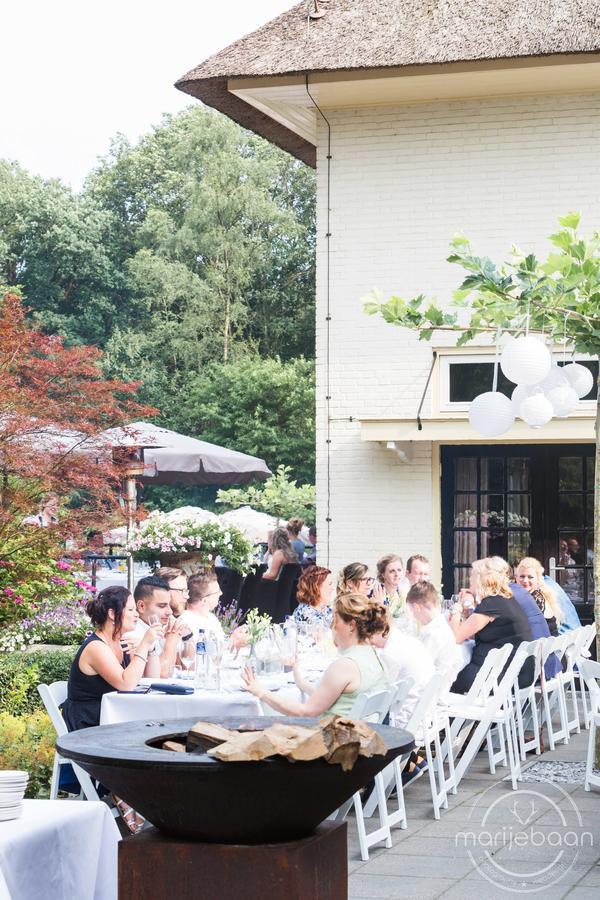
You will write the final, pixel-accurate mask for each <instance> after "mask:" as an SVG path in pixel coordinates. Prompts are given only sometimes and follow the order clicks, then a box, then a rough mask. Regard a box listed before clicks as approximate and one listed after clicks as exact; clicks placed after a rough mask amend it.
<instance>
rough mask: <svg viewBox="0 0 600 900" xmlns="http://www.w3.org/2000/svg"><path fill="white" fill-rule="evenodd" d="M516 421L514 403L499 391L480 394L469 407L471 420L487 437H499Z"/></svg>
mask: <svg viewBox="0 0 600 900" xmlns="http://www.w3.org/2000/svg"><path fill="white" fill-rule="evenodd" d="M514 421H515V413H514V410H513V407H512V403H511V402H510V400H509V399H508V397H505V396H504V394H500V393H499V392H498V391H486V393H485V394H479V396H478V397H475V399H474V400H473V401H472V403H471V405H470V407H469V422H470V423H471V425H472V426H473V428H474V429H475V430H476V431H478V432H479V434H483V435H484V436H485V437H498V435H500V434H504V432H505V431H508V429H509V428H510V426H511V425H512V424H513V422H514Z"/></svg>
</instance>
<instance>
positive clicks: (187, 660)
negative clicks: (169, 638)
mask: <svg viewBox="0 0 600 900" xmlns="http://www.w3.org/2000/svg"><path fill="white" fill-rule="evenodd" d="M179 659H180V660H181V665H182V667H183V670H184V673H185V674H184V678H189V677H190V675H189V672H190V671H191V670H192V669H193V667H194V665H195V662H196V642H195V641H194V640H188V641H181V642H180V644H179Z"/></svg>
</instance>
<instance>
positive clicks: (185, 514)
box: [167, 506, 219, 525]
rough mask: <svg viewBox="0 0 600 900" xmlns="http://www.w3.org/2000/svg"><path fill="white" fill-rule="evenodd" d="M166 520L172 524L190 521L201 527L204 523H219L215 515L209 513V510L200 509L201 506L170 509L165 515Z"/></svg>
mask: <svg viewBox="0 0 600 900" xmlns="http://www.w3.org/2000/svg"><path fill="white" fill-rule="evenodd" d="M167 519H170V520H171V521H173V522H180V521H181V520H183V519H185V520H186V521H188V520H190V519H192V520H193V521H194V522H198V523H199V524H201V525H204V524H205V523H206V522H218V521H219V517H218V516H217V514H216V513H214V512H211V511H210V510H209V509H202V507H201V506H178V507H177V509H172V510H171V512H169V513H167Z"/></svg>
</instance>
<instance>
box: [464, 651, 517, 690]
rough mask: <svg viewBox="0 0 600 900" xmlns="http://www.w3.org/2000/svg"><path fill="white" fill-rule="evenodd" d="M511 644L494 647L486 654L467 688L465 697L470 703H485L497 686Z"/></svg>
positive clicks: (509, 652)
mask: <svg viewBox="0 0 600 900" xmlns="http://www.w3.org/2000/svg"><path fill="white" fill-rule="evenodd" d="M512 650H513V647H512V644H504V646H503V647H495V648H494V649H493V650H490V652H489V653H488V654H487V656H486V658H485V659H484V661H483V664H482V666H481V668H480V669H479V672H478V673H477V675H476V676H475V680H474V681H473V684H472V685H471V687H470V688H469V691H468V693H467V695H466V696H467V698H468V700H469V702H470V703H482V704H483V703H485V702H486V700H487V698H488V697H489V696H490V694H491V693H492V692H493V691H494V690H495V689H496V688H497V686H498V678H499V677H500V673H501V672H502V670H503V669H504V666H505V665H506V661H507V659H508V657H509V656H510V654H511V653H512Z"/></svg>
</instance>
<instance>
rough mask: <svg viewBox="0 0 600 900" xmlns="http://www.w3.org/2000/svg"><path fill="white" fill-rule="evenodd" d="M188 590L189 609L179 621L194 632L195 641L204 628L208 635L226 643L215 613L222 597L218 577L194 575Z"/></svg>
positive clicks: (212, 573)
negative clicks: (210, 634)
mask: <svg viewBox="0 0 600 900" xmlns="http://www.w3.org/2000/svg"><path fill="white" fill-rule="evenodd" d="M188 590H189V596H188V601H187V608H186V610H185V612H183V613H182V614H181V615H180V617H179V620H178V621H179V622H182V623H185V625H186V626H187V627H188V631H192V632H193V634H194V640H197V639H198V630H199V629H200V628H203V629H204V631H205V632H206V634H208V633H209V632H211V633H212V634H214V636H215V637H216V638H218V639H219V640H221V641H224V640H225V634H224V633H223V626H222V625H221V623H220V622H219V620H218V618H217V617H216V615H215V613H214V610H215V609H216V608H217V606H218V604H219V598H220V596H221V588H220V587H219V582H218V580H217V576H216V575H215V574H214V572H206V573H202V574H199V575H192V576H191V578H190V579H189V580H188Z"/></svg>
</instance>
